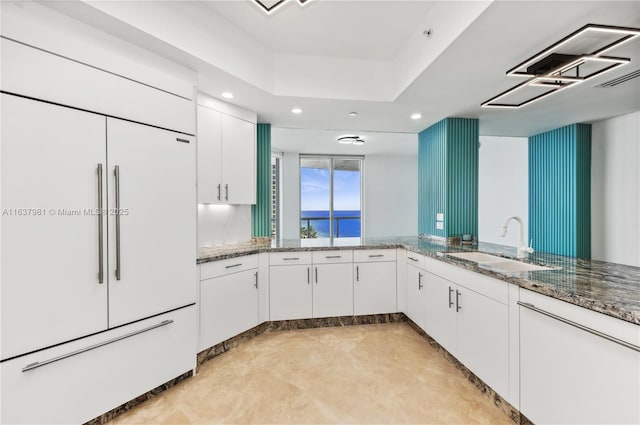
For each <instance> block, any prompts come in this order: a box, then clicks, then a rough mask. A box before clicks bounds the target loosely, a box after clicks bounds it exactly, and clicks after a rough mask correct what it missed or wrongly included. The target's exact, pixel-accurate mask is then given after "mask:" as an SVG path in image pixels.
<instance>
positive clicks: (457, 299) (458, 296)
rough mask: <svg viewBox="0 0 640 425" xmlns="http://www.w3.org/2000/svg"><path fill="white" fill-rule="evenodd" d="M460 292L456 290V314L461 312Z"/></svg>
mask: <svg viewBox="0 0 640 425" xmlns="http://www.w3.org/2000/svg"><path fill="white" fill-rule="evenodd" d="M461 294H462V292H460V291H458V290H457V289H456V313H457V312H459V311H460V310H462V306H461V305H460V295H461Z"/></svg>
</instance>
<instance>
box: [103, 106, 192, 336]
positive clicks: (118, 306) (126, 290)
mask: <svg viewBox="0 0 640 425" xmlns="http://www.w3.org/2000/svg"><path fill="white" fill-rule="evenodd" d="M107 135H108V136H107V144H108V149H107V151H108V155H107V162H108V164H109V169H108V182H109V183H108V184H109V185H110V188H113V190H110V191H109V193H110V198H109V205H111V206H113V207H114V208H115V207H116V206H117V205H119V207H120V209H121V210H122V212H121V214H120V216H119V217H118V215H117V214H111V215H110V216H109V224H110V226H109V229H110V232H109V246H110V249H109V251H110V252H109V254H110V259H111V261H110V263H109V265H110V271H111V276H110V281H109V326H110V327H114V326H118V325H122V324H124V323H128V322H131V321H133V320H138V319H141V318H144V317H149V316H151V315H154V314H158V313H163V312H165V311H168V310H170V309H173V308H177V307H181V306H184V305H187V304H189V303H193V302H195V300H196V287H195V286H194V284H193V282H195V279H196V269H195V266H194V252H193V248H192V247H194V246H195V245H196V235H195V218H194V217H195V201H196V194H195V171H194V169H193V166H194V163H195V146H194V143H193V137H191V136H186V135H182V134H179V133H174V132H171V131H167V130H162V129H158V128H154V127H150V126H145V125H140V124H135V123H131V122H127V121H122V120H117V119H112V118H108V119H107ZM150 158H152V160H150ZM116 169H117V170H118V176H116V175H115V170H116ZM118 198H119V200H118ZM118 218H119V220H120V224H119V229H118V224H117V220H118ZM116 270H117V272H116ZM116 273H117V274H116Z"/></svg>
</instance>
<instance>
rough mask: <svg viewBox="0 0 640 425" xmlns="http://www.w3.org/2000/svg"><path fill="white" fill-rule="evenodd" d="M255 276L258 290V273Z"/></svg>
mask: <svg viewBox="0 0 640 425" xmlns="http://www.w3.org/2000/svg"><path fill="white" fill-rule="evenodd" d="M255 276H256V283H255V285H254V286H255V287H256V289H258V272H255Z"/></svg>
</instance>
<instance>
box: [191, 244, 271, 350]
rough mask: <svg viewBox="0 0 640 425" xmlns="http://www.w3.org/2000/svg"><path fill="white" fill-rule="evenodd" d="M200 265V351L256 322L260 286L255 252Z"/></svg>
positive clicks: (257, 320) (244, 329) (257, 321)
mask: <svg viewBox="0 0 640 425" xmlns="http://www.w3.org/2000/svg"><path fill="white" fill-rule="evenodd" d="M205 266H206V268H205ZM202 267H203V268H201V279H202V280H201V281H200V338H199V346H198V349H199V350H200V351H202V350H205V349H207V348H209V347H211V346H213V345H216V344H218V343H220V342H222V341H224V340H227V339H229V338H231V337H233V336H235V335H238V334H240V333H242V332H244V331H246V330H249V329H251V328H253V327H254V326H256V325H258V323H259V319H258V299H259V297H258V288H259V285H260V282H259V277H258V258H257V255H251V256H246V257H240V258H235V259H230V260H224V261H218V262H216V263H209V264H206V265H203V266H202ZM236 270H237V271H236ZM211 276H213V277H211ZM207 277H208V278H207Z"/></svg>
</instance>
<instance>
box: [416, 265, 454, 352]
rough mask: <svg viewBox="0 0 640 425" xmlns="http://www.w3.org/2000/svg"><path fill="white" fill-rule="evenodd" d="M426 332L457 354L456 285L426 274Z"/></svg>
mask: <svg viewBox="0 0 640 425" xmlns="http://www.w3.org/2000/svg"><path fill="white" fill-rule="evenodd" d="M424 274H425V277H424V292H425V298H426V305H427V306H426V314H425V329H424V330H425V332H427V333H428V334H429V335H430V336H431V337H432V338H433V339H435V340H436V341H438V344H440V345H442V346H443V347H444V348H445V349H446V350H447V351H449V352H450V353H452V354H453V353H455V352H456V340H457V336H456V304H455V298H456V284H455V283H452V282H450V281H448V280H446V279H443V278H441V277H440V276H436V275H434V274H431V273H424Z"/></svg>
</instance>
